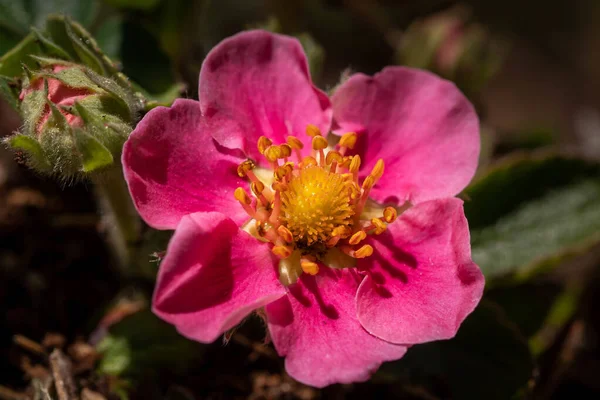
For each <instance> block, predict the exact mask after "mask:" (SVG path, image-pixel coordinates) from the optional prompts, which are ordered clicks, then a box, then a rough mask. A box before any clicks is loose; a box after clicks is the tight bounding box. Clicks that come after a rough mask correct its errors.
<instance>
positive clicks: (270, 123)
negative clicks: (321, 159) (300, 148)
mask: <svg viewBox="0 0 600 400" xmlns="http://www.w3.org/2000/svg"><path fill="white" fill-rule="evenodd" d="M198 97H199V99H200V106H201V109H202V113H203V114H204V115H206V116H209V117H211V118H213V119H216V122H215V124H214V128H215V129H213V130H212V132H211V134H212V135H213V137H214V138H215V139H216V140H217V141H218V142H219V143H220V144H221V145H223V146H225V147H228V148H231V149H242V150H244V152H245V153H246V154H247V155H248V156H249V157H250V158H253V159H255V160H259V161H260V162H261V163H262V162H263V157H262V156H261V155H260V154H259V153H258V150H257V149H256V142H257V140H258V138H259V137H260V136H262V135H265V136H267V137H268V138H269V139H271V140H273V142H275V143H276V144H281V143H285V142H286V137H287V136H288V135H296V136H297V137H298V139H300V140H302V141H303V142H305V148H306V150H305V151H308V150H309V149H310V138H309V137H307V136H306V135H305V132H306V126H307V125H308V124H313V125H316V126H317V127H319V128H320V129H321V131H322V132H323V133H324V134H327V132H328V131H329V128H330V125H331V114H332V111H331V104H330V101H329V98H328V97H327V95H325V94H324V93H323V92H322V91H320V90H319V89H317V88H316V87H315V86H314V85H313V84H312V81H311V79H310V75H309V71H308V63H307V60H306V56H305V55H304V51H303V50H302V46H301V45H300V42H298V40H297V39H294V38H291V37H288V36H283V35H277V34H273V33H269V32H265V31H248V32H242V33H239V34H237V35H234V36H232V37H230V38H228V39H225V40H223V41H222V42H221V43H220V44H218V45H217V46H216V47H215V48H213V49H212V50H211V52H210V53H209V54H208V56H207V57H206V59H205V61H204V63H203V65H202V70H201V71H200V83H199V95H198Z"/></svg>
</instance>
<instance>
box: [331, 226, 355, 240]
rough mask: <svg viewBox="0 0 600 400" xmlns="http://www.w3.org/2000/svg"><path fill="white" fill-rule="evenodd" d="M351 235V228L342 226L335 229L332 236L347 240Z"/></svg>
mask: <svg viewBox="0 0 600 400" xmlns="http://www.w3.org/2000/svg"><path fill="white" fill-rule="evenodd" d="M350 233H351V230H350V228H348V227H347V226H345V225H342V226H338V227H335V228H334V229H333V230H332V231H331V236H339V237H341V238H342V239H344V238H347V237H348V236H350Z"/></svg>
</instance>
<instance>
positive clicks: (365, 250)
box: [349, 244, 373, 258]
mask: <svg viewBox="0 0 600 400" xmlns="http://www.w3.org/2000/svg"><path fill="white" fill-rule="evenodd" d="M372 254H373V247H371V245H369V244H365V245H364V246H362V247H361V248H360V249H358V250H356V251H352V252H351V253H350V254H349V255H350V256H352V257H354V258H365V257H369V256H370V255H372Z"/></svg>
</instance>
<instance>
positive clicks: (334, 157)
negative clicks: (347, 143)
mask: <svg viewBox="0 0 600 400" xmlns="http://www.w3.org/2000/svg"><path fill="white" fill-rule="evenodd" d="M343 159H344V157H342V155H341V154H340V153H339V151H336V150H331V151H330V152H329V153H327V157H325V164H327V165H331V167H330V168H329V172H336V170H337V165H338V163H339V162H342V160H343Z"/></svg>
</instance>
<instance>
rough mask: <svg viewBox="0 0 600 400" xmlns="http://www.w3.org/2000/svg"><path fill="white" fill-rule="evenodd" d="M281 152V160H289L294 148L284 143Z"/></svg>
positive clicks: (280, 147)
mask: <svg viewBox="0 0 600 400" xmlns="http://www.w3.org/2000/svg"><path fill="white" fill-rule="evenodd" d="M279 151H280V152H281V156H280V158H288V157H289V156H291V155H292V146H290V145H289V144H285V143H284V144H282V145H281V146H279Z"/></svg>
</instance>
